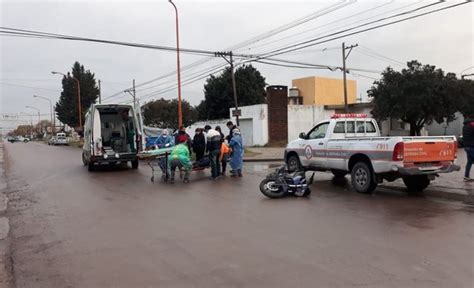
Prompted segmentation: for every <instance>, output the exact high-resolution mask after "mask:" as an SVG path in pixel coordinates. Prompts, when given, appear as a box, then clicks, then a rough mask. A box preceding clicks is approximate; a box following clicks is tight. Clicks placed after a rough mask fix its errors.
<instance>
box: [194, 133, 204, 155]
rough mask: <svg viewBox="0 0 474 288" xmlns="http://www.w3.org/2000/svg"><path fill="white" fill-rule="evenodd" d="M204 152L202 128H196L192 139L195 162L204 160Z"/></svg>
mask: <svg viewBox="0 0 474 288" xmlns="http://www.w3.org/2000/svg"><path fill="white" fill-rule="evenodd" d="M204 151H206V136H204V133H203V129H202V128H196V130H195V134H194V138H193V152H194V153H195V154H196V161H200V160H201V159H202V158H204Z"/></svg>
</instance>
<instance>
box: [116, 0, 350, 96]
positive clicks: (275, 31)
mask: <svg viewBox="0 0 474 288" xmlns="http://www.w3.org/2000/svg"><path fill="white" fill-rule="evenodd" d="M353 3H355V1H349V2H347V1H340V2H339V3H335V4H333V5H332V6H329V7H327V8H324V9H321V10H318V11H316V12H313V13H311V14H309V15H307V16H304V17H302V18H299V19H296V20H294V21H292V22H290V23H288V24H285V25H282V26H280V27H278V28H275V29H273V30H270V31H268V32H265V33H263V34H260V35H258V36H255V37H253V38H250V39H249V40H246V41H243V42H241V43H239V44H236V45H234V46H232V47H229V48H227V49H225V50H236V49H239V48H241V47H245V46H247V45H250V44H252V43H254V42H258V41H261V40H263V39H266V38H269V37H271V36H273V35H276V34H279V33H281V32H284V31H287V30H289V29H291V28H294V27H296V26H299V25H301V24H304V23H306V22H308V21H309V20H313V19H315V18H317V17H319V16H322V15H326V14H329V13H330V12H334V11H336V10H338V9H341V8H343V7H345V6H347V5H351V4H353ZM341 4H342V5H341ZM212 59H215V58H211V57H210V58H207V59H201V60H198V61H196V62H194V63H191V64H189V65H187V66H184V67H182V68H181V72H184V71H187V70H190V69H192V68H194V67H196V66H199V65H202V64H205V63H207V62H209V61H211V60H212ZM175 74H176V70H175V71H172V72H170V73H168V74H165V75H162V76H159V77H157V78H154V79H151V80H149V81H146V82H143V83H140V84H138V85H136V87H141V86H144V85H147V84H150V83H152V82H155V81H158V80H162V79H165V78H167V77H170V76H174V75H175ZM121 93H122V91H120V92H117V93H115V94H113V95H111V96H109V97H113V96H117V95H120V94H121Z"/></svg>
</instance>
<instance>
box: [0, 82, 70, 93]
mask: <svg viewBox="0 0 474 288" xmlns="http://www.w3.org/2000/svg"><path fill="white" fill-rule="evenodd" d="M0 85H6V86H14V87H22V88H30V89H38V90H48V91H54V92H61V91H60V90H55V89H49V88H41V87H33V86H26V85H18V84H12V83H5V82H0Z"/></svg>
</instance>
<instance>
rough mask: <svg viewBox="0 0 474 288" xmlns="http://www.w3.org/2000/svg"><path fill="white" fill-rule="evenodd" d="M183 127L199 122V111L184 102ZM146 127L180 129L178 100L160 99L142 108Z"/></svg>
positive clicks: (182, 105)
mask: <svg viewBox="0 0 474 288" xmlns="http://www.w3.org/2000/svg"><path fill="white" fill-rule="evenodd" d="M181 107H182V109H183V125H184V126H189V125H191V124H192V123H194V122H196V121H197V111H196V110H195V109H194V108H193V107H192V106H191V105H190V104H189V102H187V101H185V100H183V101H182V102H181ZM142 111H143V118H144V121H143V122H144V123H145V125H149V126H154V127H160V128H172V129H178V128H179V127H178V100H177V99H173V100H166V99H163V98H161V99H158V100H155V101H151V102H148V103H146V104H145V105H143V106H142Z"/></svg>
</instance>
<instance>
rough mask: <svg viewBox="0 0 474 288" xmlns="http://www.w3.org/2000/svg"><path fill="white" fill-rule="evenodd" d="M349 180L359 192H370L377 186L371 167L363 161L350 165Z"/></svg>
mask: <svg viewBox="0 0 474 288" xmlns="http://www.w3.org/2000/svg"><path fill="white" fill-rule="evenodd" d="M351 182H352V186H353V187H354V189H355V190H356V191H357V192H359V193H371V192H372V191H374V190H375V188H376V187H377V183H376V182H375V179H374V176H373V173H372V169H371V168H370V167H369V165H368V164H367V163H365V162H358V163H356V164H355V165H354V167H352V171H351Z"/></svg>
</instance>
